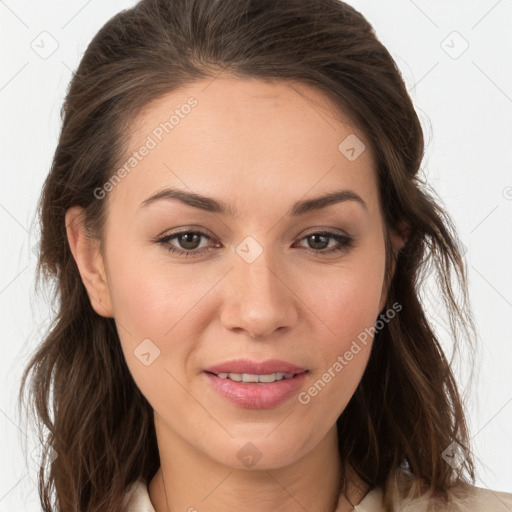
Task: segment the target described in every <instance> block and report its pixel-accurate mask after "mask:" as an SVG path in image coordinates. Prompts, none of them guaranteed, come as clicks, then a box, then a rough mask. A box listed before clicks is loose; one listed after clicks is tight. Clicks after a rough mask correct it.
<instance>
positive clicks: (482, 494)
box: [450, 485, 512, 512]
mask: <svg viewBox="0 0 512 512" xmlns="http://www.w3.org/2000/svg"><path fill="white" fill-rule="evenodd" d="M450 499H451V501H452V502H453V503H454V506H455V507H454V511H455V510H456V511H457V512H458V511H459V510H460V512H477V511H481V510H492V511H493V512H512V494H510V493H508V492H502V491H493V490H491V489H484V488H482V487H476V486H473V485H466V486H464V487H462V488H459V487H456V488H453V489H452V490H451V491H450Z"/></svg>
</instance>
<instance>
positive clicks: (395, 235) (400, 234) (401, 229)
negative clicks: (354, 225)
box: [379, 221, 410, 311]
mask: <svg viewBox="0 0 512 512" xmlns="http://www.w3.org/2000/svg"><path fill="white" fill-rule="evenodd" d="M409 233H410V227H409V226H408V224H406V223H405V221H402V222H401V223H400V224H399V225H398V228H397V229H394V230H393V231H391V233H390V235H389V238H390V240H391V246H392V250H393V255H394V256H393V258H392V262H391V276H390V278H389V279H388V281H387V282H386V283H385V287H383V289H382V295H381V301H380V307H379V311H382V309H383V308H384V305H385V304H386V299H387V293H388V290H389V286H390V284H391V280H392V279H393V276H394V275H395V268H396V255H397V253H398V251H400V250H401V249H403V248H404V246H405V244H406V243H407V239H408V237H409Z"/></svg>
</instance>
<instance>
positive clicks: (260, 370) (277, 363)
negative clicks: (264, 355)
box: [205, 359, 306, 375]
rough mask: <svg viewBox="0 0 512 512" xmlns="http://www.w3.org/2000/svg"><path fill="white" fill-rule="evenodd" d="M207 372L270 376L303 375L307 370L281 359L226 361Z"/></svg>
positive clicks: (211, 367) (207, 369)
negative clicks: (284, 374) (281, 374)
mask: <svg viewBox="0 0 512 512" xmlns="http://www.w3.org/2000/svg"><path fill="white" fill-rule="evenodd" d="M205 371H206V372H210V373H215V374H216V375H218V374H219V373H249V374H251V375H268V374H271V373H294V374H296V373H302V372H304V371H306V369H305V368H301V367H300V366H296V365H294V364H292V363H288V362H287V361H281V360H279V359H267V360H266V361H261V362H257V361H251V360H249V359H236V360H233V361H226V362H225V363H220V364H217V365H215V366H210V367H209V368H206V369H205Z"/></svg>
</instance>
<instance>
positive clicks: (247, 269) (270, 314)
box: [222, 237, 297, 337]
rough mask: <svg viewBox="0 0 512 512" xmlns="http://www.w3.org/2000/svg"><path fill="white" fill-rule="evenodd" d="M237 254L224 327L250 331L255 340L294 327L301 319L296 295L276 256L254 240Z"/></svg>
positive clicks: (245, 244) (225, 306)
mask: <svg viewBox="0 0 512 512" xmlns="http://www.w3.org/2000/svg"><path fill="white" fill-rule="evenodd" d="M235 252H236V254H234V255H233V265H234V268H233V270H232V271H231V272H230V273H229V280H230V281H229V282H230V286H228V287H227V289H226V293H227V295H226V296H225V297H224V306H223V314H222V320H223V323H224V326H225V327H226V328H229V329H243V330H246V331H247V332H248V333H249V335H250V336H251V337H262V336H268V335H269V334H271V333H272V332H273V331H274V330H276V329H278V328H283V327H290V326H291V325H292V324H293V323H294V322H295V321H296V318H297V313H296V308H295V306H294V298H293V297H294V294H293V292H292V291H291V290H290V288H289V285H288V284H287V283H286V277H285V276H284V275H279V274H280V270H279V269H280V268H281V265H280V263H279V262H278V261H277V258H276V257H274V255H275V252H274V251H273V250H272V249H271V248H264V247H263V246H262V245H261V244H260V243H259V242H258V241H257V240H256V239H254V238H252V237H247V238H246V239H245V240H244V241H243V242H242V243H240V244H239V245H238V246H237V247H236V248H235Z"/></svg>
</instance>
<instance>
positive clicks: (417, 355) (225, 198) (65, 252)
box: [22, 0, 512, 512]
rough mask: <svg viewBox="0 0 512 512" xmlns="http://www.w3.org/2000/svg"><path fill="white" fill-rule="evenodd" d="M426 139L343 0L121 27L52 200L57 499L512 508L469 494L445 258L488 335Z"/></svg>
mask: <svg viewBox="0 0 512 512" xmlns="http://www.w3.org/2000/svg"><path fill="white" fill-rule="evenodd" d="M423 149H424V148H423V136H422V130H421V126H420V123H419V120H418V118H417V115H416V113H415V111H414V108H413V105H412V102H411V100H410V98H409V96H408V94H407V91H406V88H405V86H404V83H403V81H402V79H401V76H400V73H399V71H398V69H397V67H396V65H395V63H394V61H393V59H392V58H391V56H390V55H389V53H388V52H387V50H386V49H385V48H384V47H383V46H382V44H381V43H380V42H379V41H378V40H377V38H376V36H375V34H374V32H373V30H372V28H371V26H370V25H369V24H368V22H367V21H366V20H365V19H364V18H363V16H362V15H361V14H359V13H358V12H357V11H355V10H354V9H353V8H351V7H350V6H348V5H346V4H344V3H342V2H339V1H337V0H321V1H317V2H309V1H306V0H286V1H280V2H271V1H267V0H260V1H258V2H246V1H233V0H218V1H212V0H143V1H141V2H139V3H138V4H137V5H136V6H135V7H133V8H132V9H129V10H126V11H123V12H121V13H119V14H118V15H117V16H115V17H114V18H112V19H111V20H110V21H109V22H108V23H107V24H106V25H105V26H104V27H103V28H102V29H101V30H100V32H99V33H98V34H97V35H96V37H95V38H94V39H93V41H92V42H91V44H90V45H89V47H88V48H87V51H86V52H85V55H84V57H83V59H82V61H81V63H80V66H79V68H78V70H77V72H76V74H75V76H74V77H73V79H72V82H71V84H70V88H69V91H68V94H67V97H66V100H65V104H64V107H63V126H62V132H61V137H60V140H59V144H58V147H57V149H56V152H55V156H54V161H53V165H52V169H51V172H50V174H49V176H48V179H47V180H46V183H45V185H44V190H43V193H42V196H41V202H40V216H41V228H42V231H41V256H40V261H39V267H38V268H39V270H40V272H41V273H42V274H44V275H45V277H47V278H54V279H55V280H56V282H57V297H56V298H57V299H58V301H59V302H58V303H59V308H60V309H59V313H58V316H57V318H56V319H55V322H54V325H53V326H52V328H51V330H50V331H49V332H48V335H47V337H46V339H45V341H44V343H43V345H42V346H41V347H40V349H39V350H38V351H37V352H36V353H35V354H34V356H33V359H32V360H31V361H30V363H29V365H28V367H27V369H26V372H25V374H24V376H23V382H22V389H23V387H24V385H25V381H26V379H27V377H28V375H29V373H30V372H32V375H31V379H32V380H31V382H32V387H31V393H32V397H33V400H34V406H35V411H36V414H37V416H38V418H39V419H40V422H41V424H42V425H44V426H45V427H46V428H47V429H48V430H49V434H48V436H47V448H48V450H47V456H48V457H51V459H52V460H51V464H50V467H49V470H48V471H46V468H45V467H44V463H45V461H44V460H43V464H42V472H41V474H40V480H39V483H40V486H39V491H40V495H41V503H42V506H43V508H44V509H45V510H54V509H52V508H51V507H52V502H51V493H52V490H54V491H55V498H56V499H55V502H56V503H55V510H59V511H71V510H73V511H77V510H79V511H84V512H85V511H87V512H92V511H100V510H101V511H105V512H107V511H109V512H110V511H119V510H122V511H138V512H140V511H145V512H147V511H151V512H153V511H154V512H165V511H176V510H188V511H194V510H198V511H212V512H213V511H220V510H222V511H230V510H235V509H236V510H239V509H243V510H248V511H256V510H257V511H261V510H280V511H285V512H287V511H295V510H308V511H311V512H313V511H315V512H316V511H318V512H320V511H322V512H331V511H337V512H345V511H348V510H363V511H368V512H370V511H381V510H383V511H391V510H430V509H431V510H448V509H450V510H475V511H476V510H484V509H489V510H503V511H505V510H510V509H512V496H511V495H509V494H506V493H498V492H492V491H489V490H485V489H479V488H477V487H475V486H474V481H475V468H474V462H473V458H472V454H471V447H470V444H469V435H468V431H467V427H466V420H465V413H464V409H463V407H462V403H461V399H460V396H459V392H458V390H457V386H456V383H455V380H454V377H453V374H452V372H451V369H450V366H449V364H448V362H447V360H446V358H445V356H444V354H443V351H442V349H441V347H440V345H439V343H438V339H437V338H436V336H435V333H434V332H433V329H432V327H431V326H430V324H429V322H428V320H427V318H426V315H425V314H424V310H423V307H422V304H421V301H420V299H419V288H420V286H419V285H420V284H421V283H420V280H421V277H423V276H424V272H425V270H426V265H427V264H428V263H429V262H432V263H434V266H433V271H435V272H436V273H437V275H438V277H439V283H440V297H441V298H442V299H443V305H444V306H445V307H446V309H447V311H448V314H449V315H450V318H451V321H452V326H453V327H454V329H453V334H454V342H456V338H457V332H458V331H457V328H456V326H459V327H460V328H462V329H463V332H464V333H465V341H467V342H468V343H471V341H472V334H473V332H474V326H473V324H472V321H471V316H470V313H469V306H468V304H467V296H466V293H467V292H466V274H465V267H464V263H463V260H462V257H461V254H460V252H459V250H458V247H457V243H456V238H455V234H454V229H453V225H452V223H451V221H450V219H449V217H448V215H447V214H446V213H445V212H444V211H443V210H442V209H441V208H440V207H439V205H438V204H437V203H436V202H435V200H434V198H433V196H432V195H430V194H429V193H428V192H427V190H426V186H425V184H424V183H422V182H421V180H420V179H419V177H418V170H419V166H420V163H421V160H422V156H423ZM429 270H430V268H429ZM453 272H455V276H453ZM452 277H456V278H458V279H459V280H460V283H461V284H462V287H463V290H464V295H463V301H462V303H458V302H457V301H456V300H455V298H454V293H453V292H454V290H453V285H452ZM50 408H51V409H52V411H53V414H54V416H53V417H52V413H50ZM448 507H456V508H448Z"/></svg>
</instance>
